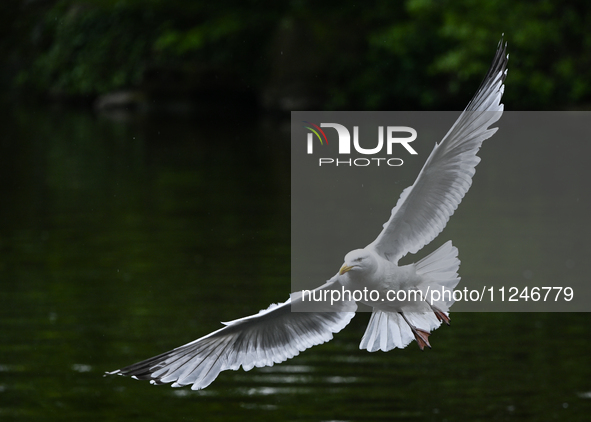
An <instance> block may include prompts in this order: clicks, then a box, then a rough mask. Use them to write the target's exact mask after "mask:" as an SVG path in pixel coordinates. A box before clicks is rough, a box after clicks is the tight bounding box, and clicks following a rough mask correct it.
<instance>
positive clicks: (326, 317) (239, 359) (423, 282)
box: [105, 39, 509, 390]
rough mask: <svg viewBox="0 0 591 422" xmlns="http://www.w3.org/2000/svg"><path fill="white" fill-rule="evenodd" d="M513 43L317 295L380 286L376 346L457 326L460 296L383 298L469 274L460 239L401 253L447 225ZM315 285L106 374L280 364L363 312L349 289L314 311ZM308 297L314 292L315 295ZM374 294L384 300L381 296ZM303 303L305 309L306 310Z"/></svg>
mask: <svg viewBox="0 0 591 422" xmlns="http://www.w3.org/2000/svg"><path fill="white" fill-rule="evenodd" d="M506 50H507V43H504V44H503V39H501V41H500V42H499V44H498V47H497V51H496V54H495V56H494V59H493V62H492V65H491V67H490V69H489V71H488V73H487V74H486V76H485V78H484V80H483V81H482V83H481V85H480V87H479V88H478V90H477V92H476V94H475V95H474V97H473V98H472V100H471V101H470V102H469V104H468V106H467V107H466V109H465V110H464V111H463V112H462V113H461V115H460V117H459V118H458V120H457V121H456V122H455V123H454V125H453V126H452V127H451V129H450V130H449V132H448V133H447V134H446V135H445V137H444V138H443V140H442V141H441V142H439V143H436V144H435V147H434V148H433V151H432V152H431V154H430V155H429V157H428V158H427V161H426V162H425V164H424V166H423V168H422V169H421V171H420V173H419V175H418V177H417V179H416V180H415V182H414V184H413V185H412V186H409V187H408V188H406V189H405V190H404V191H402V193H401V195H400V198H399V199H398V202H397V203H396V206H395V207H394V208H393V209H392V213H391V216H390V218H389V220H388V221H387V222H386V223H385V224H384V226H383V229H382V231H381V232H380V234H379V235H378V237H377V238H376V239H375V240H374V241H373V242H372V243H370V244H369V245H367V246H366V247H365V248H363V249H357V250H354V251H351V252H349V253H348V254H347V255H346V256H345V260H344V264H343V265H342V267H341V268H340V269H339V271H338V272H337V274H336V275H335V276H333V277H332V278H331V279H330V280H328V281H327V282H326V283H325V284H323V285H321V286H320V287H318V288H317V289H314V290H313V291H311V292H310V291H308V294H318V295H322V294H324V295H325V297H326V294H327V293H329V297H330V293H332V292H333V291H344V289H351V290H361V289H364V288H367V289H372V290H375V291H377V292H378V293H379V299H377V300H365V298H364V300H360V301H359V302H362V303H365V304H368V305H370V306H371V307H372V308H373V309H372V310H373V312H372V315H371V318H370V321H369V324H368V326H367V329H366V331H365V334H364V335H363V337H362V339H361V343H360V346H359V348H360V349H366V350H368V351H370V352H374V351H377V350H382V351H389V350H392V349H394V348H404V347H406V346H407V345H408V344H410V343H411V342H412V341H413V340H415V341H416V342H417V344H418V346H419V348H420V349H421V350H423V349H424V348H425V347H429V348H430V347H431V344H430V343H429V335H430V333H431V332H432V331H433V330H435V329H436V328H438V327H439V326H440V325H441V324H442V323H446V324H447V325H449V323H450V318H449V307H450V306H451V305H452V304H453V296H452V295H450V294H448V295H447V298H445V295H443V298H442V299H441V300H439V301H435V302H431V301H429V302H428V301H427V300H425V299H424V298H423V297H416V296H415V297H414V298H413V299H412V300H411V299H407V300H405V301H402V302H395V301H383V300H381V299H383V298H384V295H386V294H387V293H388V291H391V290H394V291H401V290H404V291H405V292H408V291H410V290H411V289H416V290H420V292H422V293H425V292H426V291H428V290H429V289H431V290H434V289H439V290H438V291H440V292H448V293H450V292H452V291H453V288H454V287H455V286H456V285H457V284H458V282H459V281H460V277H459V276H458V274H457V272H458V269H459V265H460V261H459V259H458V250H457V248H455V247H454V246H452V244H451V241H448V242H446V243H444V244H443V245H442V246H441V247H439V249H437V250H436V251H435V252H433V253H431V254H430V255H428V256H426V257H425V258H423V259H421V260H419V261H417V262H415V263H412V264H409V265H403V266H398V261H399V260H400V258H402V257H403V256H405V255H406V254H408V253H412V254H415V253H417V252H418V251H419V250H420V249H422V248H423V246H425V245H427V244H428V243H430V242H431V241H432V240H433V239H434V238H435V237H436V236H437V235H438V234H439V233H440V232H441V231H442V230H443V229H444V227H445V225H446V224H447V221H448V220H449V218H450V217H451V215H452V214H453V213H454V211H455V209H456V208H457V207H458V205H459V203H460V201H461V200H462V198H463V197H464V195H465V194H466V192H467V191H468V189H469V188H470V186H471V184H472V177H473V176H474V172H475V167H476V165H477V164H478V163H479V161H480V158H479V157H478V156H477V155H476V154H477V152H478V150H479V149H480V147H481V145H482V142H483V141H484V140H486V139H488V138H490V137H491V136H492V135H493V134H494V133H495V132H496V131H497V129H498V128H489V127H490V126H491V125H492V124H494V123H496V122H497V121H498V120H499V119H500V117H501V115H502V113H503V109H504V107H503V104H502V103H501V97H502V95H503V92H504V81H505V78H506V76H507V62H508V60H509V56H508V55H507V53H506ZM305 292H306V291H304V293H303V292H297V293H294V294H292V295H291V296H290V298H289V299H288V300H287V301H286V302H284V303H281V304H272V305H271V306H269V307H268V308H267V309H264V310H261V311H259V312H258V313H257V314H255V315H251V316H247V317H244V318H240V319H236V320H234V321H230V322H225V323H222V324H223V325H224V327H222V328H220V329H219V330H217V331H214V332H212V333H210V334H208V335H206V336H204V337H201V338H199V339H197V340H194V341H192V342H190V343H187V344H185V345H183V346H180V347H177V348H175V349H173V350H171V351H168V352H165V353H162V354H160V355H158V356H154V357H152V358H150V359H147V360H144V361H141V362H138V363H135V364H133V365H129V366H126V367H124V368H121V369H117V370H115V371H112V372H107V373H106V374H105V375H123V376H131V377H132V378H134V379H138V380H149V381H150V382H151V383H152V384H156V385H159V384H167V383H172V387H182V386H187V385H191V389H193V390H200V389H203V388H205V387H207V386H208V385H210V384H211V383H212V382H213V381H214V380H215V379H216V378H217V376H218V375H219V373H220V372H221V371H225V370H229V369H232V370H238V369H239V368H240V366H242V368H243V369H244V370H245V371H248V370H250V369H252V368H253V367H255V366H256V367H264V366H272V365H273V364H276V363H281V362H284V361H285V360H287V359H290V358H293V357H294V356H296V355H298V354H299V353H300V352H302V351H304V350H306V349H308V348H310V347H312V346H315V345H318V344H322V343H325V342H327V341H329V340H331V339H332V337H333V334H334V333H338V332H339V331H341V330H342V329H343V328H344V327H345V326H346V325H347V324H348V323H349V322H350V321H351V319H352V318H353V317H354V315H355V311H356V309H357V302H356V300H354V298H351V297H350V296H349V297H347V296H346V295H345V294H343V295H342V296H341V298H340V299H341V300H338V301H332V303H330V304H329V303H325V302H322V303H318V304H314V306H311V307H310V309H309V311H308V312H295V311H294V310H295V309H296V308H297V307H300V308H301V307H302V306H303V307H304V308H305V307H306V306H307V305H309V303H307V302H306V294H305ZM308 299H309V297H308ZM374 299H375V298H374ZM299 310H301V309H299Z"/></svg>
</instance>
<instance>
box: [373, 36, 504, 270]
mask: <svg viewBox="0 0 591 422" xmlns="http://www.w3.org/2000/svg"><path fill="white" fill-rule="evenodd" d="M506 50H507V44H504V45H503V40H501V41H500V42H499V46H498V48H497V52H496V54H495V58H494V60H493V62H492V65H491V68H490V69H489V71H488V73H487V75H486V77H485V78H484V80H483V81H482V84H481V85H480V88H479V89H478V91H477V92H476V95H474V98H472V100H471V101H470V103H469V104H468V106H467V107H466V109H465V110H464V111H463V112H462V114H461V115H460V117H459V118H458V120H457V121H456V122H455V123H454V125H453V126H452V128H451V129H450V130H449V132H448V133H447V135H445V137H444V138H443V140H442V141H441V142H440V143H439V144H435V148H433V151H432V152H431V155H430V156H429V158H428V159H427V161H426V162H425V165H424V166H423V169H422V170H421V172H420V173H419V176H418V177H417V180H416V181H415V182H414V184H413V185H412V186H410V187H408V188H406V189H405V190H404V191H403V192H402V194H401V195H400V198H399V199H398V202H397V203H396V206H395V207H394V208H393V209H392V215H391V216H390V219H389V220H388V221H387V222H386V224H384V228H383V230H382V232H381V233H380V235H379V236H378V237H377V239H376V240H374V241H373V242H372V243H371V244H370V245H369V246H368V247H369V248H373V249H374V250H375V251H376V252H377V253H378V254H380V255H382V256H384V257H385V258H387V259H389V260H390V261H392V262H398V260H399V259H400V258H402V257H403V256H404V255H406V254H407V253H409V252H410V253H416V252H418V251H419V250H420V249H421V248H422V247H423V246H425V245H426V244H428V243H429V242H431V241H432V240H433V239H434V238H435V237H436V236H437V235H438V234H439V233H440V232H441V231H442V230H443V229H444V227H445V225H446V224H447V221H448V220H449V218H450V217H451V215H452V214H453V213H454V211H455V210H456V208H457V207H458V205H459V203H460V201H461V200H462V198H463V197H464V195H465V194H466V192H467V191H468V189H469V188H470V185H471V184H472V176H473V175H474V172H475V169H474V168H475V167H476V165H477V164H478V162H479V161H480V158H479V157H477V156H476V153H477V152H478V150H479V149H480V146H481V145H482V142H483V141H484V140H485V139H488V138H490V137H491V136H492V135H493V134H494V133H495V132H496V131H497V128H493V129H488V128H489V126H490V125H492V124H493V123H495V122H496V121H498V120H499V119H500V118H501V115H502V114H503V104H501V96H502V95H503V91H504V85H503V82H504V81H505V76H506V75H507V70H506V68H507V61H508V59H509V56H508V55H507V53H506Z"/></svg>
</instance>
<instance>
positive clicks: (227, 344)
mask: <svg viewBox="0 0 591 422" xmlns="http://www.w3.org/2000/svg"><path fill="white" fill-rule="evenodd" d="M333 288H336V289H338V288H340V284H338V282H337V281H329V282H328V283H326V284H324V285H323V286H320V287H319V288H318V289H333ZM292 298H293V302H292ZM292 298H290V299H288V300H287V301H286V302H285V303H282V304H280V305H277V304H273V305H271V306H270V307H269V308H268V309H265V310H262V311H260V312H259V313H258V314H256V315H251V316H248V317H245V318H241V319H237V320H234V321H231V322H227V323H225V325H226V326H225V327H224V328H221V329H219V330H217V331H214V332H213V333H211V334H208V335H206V336H205V337H201V338H200V339H197V340H195V341H193V342H191V343H188V344H185V345H184V346H180V347H177V348H176V349H174V350H171V351H169V352H166V353H163V354H161V355H158V356H155V357H153V358H150V359H147V360H144V361H142V362H139V363H136V364H133V365H130V366H127V367H125V368H121V369H118V370H116V371H113V372H107V374H109V375H113V374H118V375H127V376H132V377H134V378H136V379H141V380H151V382H152V383H153V384H165V383H169V382H174V384H173V385H172V386H173V387H181V386H185V385H189V384H192V387H191V389H193V390H199V389H202V388H205V387H207V386H208V385H209V384H211V383H212V382H213V380H215V379H216V377H217V376H218V375H219V373H220V372H221V371H225V370H227V369H233V370H237V369H238V368H239V367H240V366H242V368H243V369H244V370H245V371H248V370H250V369H252V368H253V367H254V366H257V367H261V366H272V365H273V364H275V363H280V362H283V361H285V360H287V359H290V358H292V357H294V356H296V355H298V354H299V353H300V352H301V351H303V350H306V349H307V348H309V347H312V346H315V345H317V344H322V343H325V342H327V341H329V340H331V339H332V334H333V333H337V332H339V331H341V330H342V329H343V328H344V327H345V326H346V325H347V324H348V323H349V321H351V319H352V318H353V317H354V316H355V310H356V309H357V305H356V303H355V302H348V301H343V302H338V303H335V304H334V306H333V307H331V308H330V309H331V310H332V312H291V306H292V303H295V301H301V300H302V299H301V296H292Z"/></svg>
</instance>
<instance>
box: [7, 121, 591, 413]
mask: <svg viewBox="0 0 591 422" xmlns="http://www.w3.org/2000/svg"><path fill="white" fill-rule="evenodd" d="M587 141H588V140H587ZM487 148H488V147H487ZM546 149H547V150H544V149H542V151H540V150H537V152H536V154H537V155H535V159H536V161H537V162H538V163H539V162H540V161H542V163H548V162H552V161H553V160H556V159H557V154H556V152H555V151H554V150H552V149H550V148H546ZM585 151H586V150H585ZM522 152H523V151H522ZM487 154H488V155H487V156H485V157H486V158H484V159H483V165H482V166H479V167H478V172H481V173H483V175H482V176H479V177H481V178H480V179H479V182H478V183H480V185H479V186H480V187H479V188H475V189H473V190H472V191H471V192H470V193H469V194H468V198H470V197H471V196H473V201H474V202H472V205H466V210H465V211H464V213H463V214H461V213H460V212H458V214H457V215H456V216H455V217H454V219H457V221H455V220H454V219H452V221H454V226H453V227H452V228H451V229H450V230H452V234H453V235H452V236H450V237H452V238H454V239H455V238H456V237H458V236H459V239H458V242H459V243H461V242H462V237H463V238H464V239H466V238H469V237H471V238H474V239H475V240H474V242H475V243H474V244H476V245H479V246H480V249H478V248H476V249H475V250H473V251H470V250H461V253H462V254H463V255H462V258H463V266H462V267H461V270H462V269H463V268H464V272H463V273H462V275H463V276H464V277H465V280H467V279H469V278H478V277H491V274H498V272H494V271H492V269H495V268H497V269H498V267H499V265H502V262H503V261H502V257H503V256H504V254H510V253H513V254H515V248H516V247H515V246H514V245H513V246H511V245H507V248H508V250H507V251H504V252H503V253H500V254H497V255H495V258H493V259H492V262H488V261H487V260H486V259H485V257H483V256H478V255H474V254H477V251H478V250H487V248H489V249H490V250H491V251H492V250H494V248H495V246H493V245H499V244H503V242H502V239H500V238H499V237H502V236H506V235H507V232H506V231H505V232H504V231H503V230H494V229H492V228H491V229H489V230H487V231H486V232H485V234H486V238H485V239H483V238H481V237H479V236H475V235H474V231H475V230H476V229H477V228H478V229H480V228H481V227H480V226H477V224H478V223H476V219H474V218H470V213H469V211H470V210H471V209H478V210H484V211H482V212H484V213H485V214H484V215H479V219H480V220H479V221H481V222H480V223H479V224H482V221H486V220H489V219H490V220H493V219H495V217H498V216H499V215H501V216H502V218H503V224H501V226H500V227H501V228H503V227H504V228H505V229H506V230H508V231H514V227H520V225H519V224H517V223H516V222H519V221H523V220H526V221H528V222H529V224H530V225H529V226H527V227H526V229H524V232H523V235H520V236H519V239H524V240H523V242H524V244H526V245H538V249H539V250H538V252H539V257H547V256H552V255H553V254H557V255H558V258H557V259H558V260H559V261H560V262H561V264H560V265H561V266H560V268H563V267H564V260H565V259H566V257H568V256H569V255H568V254H571V253H573V254H576V253H578V254H579V255H577V256H576V257H575V258H576V259H575V261H576V263H577V265H578V266H577V267H576V268H577V269H578V271H579V272H578V273H576V275H572V274H571V275H569V277H575V276H576V277H583V276H585V275H586V273H585V272H584V271H583V270H582V268H584V267H585V265H586V263H585V261H584V258H585V257H586V256H587V255H586V254H587V253H588V251H589V248H588V246H587V243H586V242H585V240H586V239H587V237H586V234H588V233H589V223H588V220H587V217H586V216H587V215H588V214H586V211H584V210H586V208H585V209H581V208H576V207H572V206H568V200H569V198H575V197H576V196H577V194H579V196H580V194H581V192H587V189H588V172H587V171H582V170H584V168H583V167H581V165H582V164H583V163H584V157H583V156H582V155H581V154H579V153H577V152H576V151H570V154H571V155H567V157H566V159H567V160H571V161H569V162H571V163H573V161H572V160H575V161H574V164H573V165H572V166H571V167H572V168H569V169H568V172H569V173H568V183H567V184H566V187H565V188H564V189H566V191H564V190H561V189H559V188H557V187H555V186H554V185H553V184H552V183H551V180H555V177H553V176H551V175H548V173H547V169H546V170H545V169H544V167H543V166H542V167H540V169H539V172H540V173H539V174H531V173H527V174H526V175H525V176H524V175H523V174H504V175H502V176H500V174H501V173H502V172H500V171H499V169H498V167H497V166H495V165H494V164H495V162H499V161H503V165H506V168H509V169H510V168H515V166H512V165H511V163H513V164H515V162H517V161H516V160H517V159H516V158H513V161H512V158H511V157H510V156H509V157H507V156H504V155H503V154H502V152H500V151H497V152H495V150H494V148H493V147H491V148H490V149H489V150H488V151H487ZM515 154H519V150H517V151H515ZM558 158H560V157H558ZM563 158H564V157H563ZM487 160H488V161H489V162H488V164H485V162H486V161H487ZM575 165H576V166H575ZM478 172H477V175H478V174H479V173H478ZM289 174H290V169H289V122H277V121H271V120H269V121H267V120H240V119H235V120H234V119H233V118H232V117H226V119H225V120H205V119H203V120H199V119H195V118H193V119H188V118H186V119H181V118H170V117H168V118H167V117H163V116H150V117H137V118H132V119H126V120H121V121H118V120H115V119H107V118H104V117H103V118H101V117H96V116H93V115H91V114H87V113H76V112H60V111H30V110H29V111H19V110H17V111H11V112H8V113H5V114H3V119H2V136H1V137H0V192H1V195H2V196H1V198H2V202H1V203H2V206H1V207H0V283H1V284H0V338H1V340H0V420H2V421H4V420H7V421H8V420H23V421H26V420H32V421H53V420H56V421H57V420H80V421H95V420H96V421H129V420H141V421H172V420H187V421H191V420H195V421H244V420H256V421H283V420H286V421H332V420H339V421H353V420H354V421H390V420H401V421H449V422H451V421H488V420H495V421H546V420H565V421H585V420H589V419H590V416H589V412H591V367H590V365H589V364H590V361H591V359H590V357H589V356H590V355H589V346H590V345H591V317H590V314H588V313H571V314H559V313H554V314H550V313H496V314H481V313H455V314H452V321H453V322H452V326H451V327H442V328H440V329H439V330H437V331H436V332H435V333H434V334H433V335H432V337H431V340H432V345H433V349H432V350H427V351H425V352H420V351H419V350H418V348H417V347H416V344H414V343H413V344H411V345H410V346H409V347H408V348H406V349H404V350H394V351H391V352H389V353H382V352H378V353H373V354H370V353H367V352H362V351H359V350H358V344H359V340H360V339H361V336H362V334H363V331H364V329H365V325H366V323H367V320H368V318H369V315H368V314H360V315H358V316H357V317H356V318H355V319H354V320H353V322H352V323H351V325H350V326H348V327H347V328H346V329H345V330H344V331H343V332H341V333H339V334H337V335H336V336H335V339H334V340H333V341H332V342H330V343H328V344H325V345H322V346H317V347H315V348H313V349H311V350H308V351H306V352H304V353H302V354H301V355H300V356H298V357H296V358H294V359H292V360H290V361H288V362H286V363H284V364H281V365H277V366H275V367H272V368H263V369H256V368H255V369H253V370H252V371H250V372H243V371H237V372H224V373H222V374H221V375H220V376H219V378H218V379H217V380H216V381H215V382H214V383H213V384H212V385H211V386H210V387H208V388H207V389H206V390H204V391H197V392H195V391H191V390H190V389H188V388H184V389H172V388H170V387H168V386H159V387H155V386H151V385H149V384H148V383H146V382H139V381H134V380H130V379H126V378H122V377H107V378H105V377H103V376H102V374H103V373H104V371H107V370H113V369H116V368H119V367H121V366H123V365H126V364H130V363H133V362H135V361H137V360H140V359H144V358H147V357H150V356H152V355H155V354H158V353H161V352H163V351H166V350H169V349H171V348H173V347H176V346H179V345H181V344H183V343H186V342H188V341H191V340H193V339H195V338H197V337H199V336H202V335H204V334H206V333H208V332H210V331H211V330H214V329H217V328H219V327H220V324H219V321H227V320H231V319H235V318H238V317H241V316H245V315H249V314H252V313H254V312H256V311H258V310H259V309H262V308H265V307H267V306H268V304H269V303H271V302H277V301H284V300H285V299H286V298H287V295H288V293H289V286H290V280H289V274H290V267H289V265H290V246H289V245H290V183H289V182H290V180H289ZM520 177H525V178H531V179H536V178H541V179H542V180H541V181H540V183H539V184H536V186H538V187H539V188H538V189H539V192H538V191H536V195H537V196H536V195H534V196H532V198H531V199H530V200H529V201H530V202H527V203H528V204H530V208H531V209H535V210H536V211H535V212H533V215H534V216H537V218H535V219H534V220H533V221H532V219H531V218H529V217H527V215H526V216H524V213H523V209H521V208H520V207H518V208H517V209H516V210H515V212H514V213H513V214H507V213H505V214H504V213H503V212H502V210H503V209H505V210H506V209H509V208H510V207H511V206H512V204H511V203H510V202H507V203H505V204H503V203H501V204H497V203H495V204H494V205H491V206H488V207H486V206H482V201H486V199H485V197H484V196H483V195H484V193H487V194H491V192H492V193H494V192H495V191H496V190H499V191H500V190H503V189H508V191H509V192H510V193H511V195H509V197H510V198H512V199H515V198H517V197H522V196H523V195H525V193H524V192H520V191H519V189H518V188H517V187H515V186H514V185H512V184H511V183H510V181H511V180H517V179H518V178H520ZM557 177H558V178H559V181H560V177H559V176H557ZM492 181H497V182H498V181H501V182H502V184H501V186H498V184H499V183H493V182H492ZM475 183H476V182H475ZM495 186H497V187H495ZM561 186H565V184H564V183H563V184H562V185H561ZM476 192H482V193H481V194H478V193H476ZM543 192H546V193H548V195H550V194H552V195H558V194H559V193H560V192H566V193H563V194H562V196H561V198H562V199H561V203H562V204H563V205H562V206H559V205H557V206H555V207H553V206H551V205H548V204H547V203H545V202H544V200H543V195H542V196H541V197H542V200H540V199H539V197H540V195H538V194H539V193H543ZM569 192H570V196H569ZM585 195H587V196H586V197H587V198H588V194H586V193H585ZM565 202H566V203H567V205H564V203H565ZM587 203H588V202H586V204H587ZM476 204H480V208H478V207H477V205H476ZM532 204H533V205H532ZM463 205H464V204H462V206H463ZM462 206H460V210H462ZM462 216H463V217H462ZM548 224H550V225H552V227H553V229H552V230H550V231H544V230H542V229H541V228H542V227H544V226H545V225H548ZM580 224H586V225H583V226H582V227H581V229H580V235H579V236H575V234H573V233H572V231H573V230H575V229H574V228H575V227H577V225H578V227H580ZM565 230H567V233H569V237H567V240H568V239H570V240H569V241H566V240H564V239H565V238H563V237H560V236H558V235H557V234H556V233H564V232H565ZM495 236H497V237H495ZM553 236H554V237H553ZM444 240H445V239H444ZM528 242H529V243H528ZM511 251H513V252H511ZM577 251H578V252H577ZM567 252H568V254H567ZM471 254H472V255H471ZM563 255H565V256H563ZM540 261H542V262H538V264H537V265H539V266H540V271H539V272H543V269H544V268H545V267H544V262H543V261H544V260H543V259H540ZM551 267H552V266H551ZM552 268H553V267H552ZM533 271H534V272H537V271H538V269H537V268H534V269H533ZM501 273H502V271H501ZM550 275H551V276H554V274H553V273H551V274H550ZM463 282H464V281H463ZM452 310H453V309H452Z"/></svg>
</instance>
